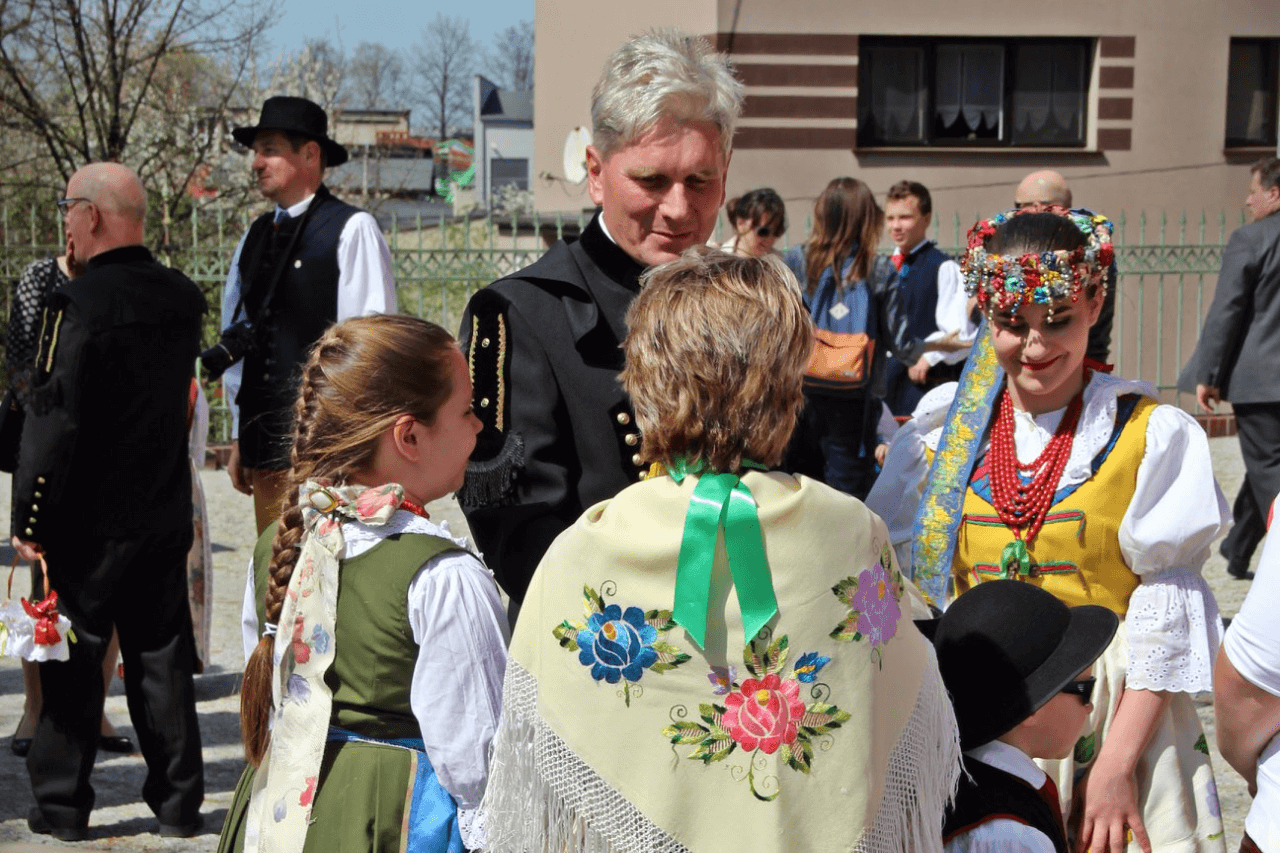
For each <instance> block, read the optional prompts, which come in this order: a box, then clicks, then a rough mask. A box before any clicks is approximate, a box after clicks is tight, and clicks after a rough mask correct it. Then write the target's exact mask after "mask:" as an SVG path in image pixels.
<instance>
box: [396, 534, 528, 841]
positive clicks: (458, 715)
mask: <svg viewBox="0 0 1280 853" xmlns="http://www.w3.org/2000/svg"><path fill="white" fill-rule="evenodd" d="M446 530H447V529H446ZM409 623H410V625H411V626H412V627H413V638H414V640H415V641H417V643H418V644H419V652H418V660H417V663H416V664H415V665H414V668H413V683H412V685H411V687H410V696H409V701H410V704H411V705H412V706H413V713H414V716H415V717H417V719H418V725H419V726H420V727H421V728H422V739H423V743H424V745H425V747H426V752H427V757H428V758H429V759H430V760H431V766H432V768H433V769H434V770H435V772H436V776H437V778H438V779H439V780H440V784H441V786H442V787H443V788H444V789H445V790H446V791H448V792H449V794H450V795H451V796H452V797H453V798H454V800H456V801H457V803H458V809H459V822H460V824H461V825H462V830H463V842H464V843H465V844H466V845H467V847H468V848H472V849H474V848H477V847H480V846H483V842H484V839H483V829H482V825H481V826H476V825H475V821H476V819H477V814H476V812H475V810H476V809H477V808H478V807H479V805H480V799H481V797H483V796H484V789H485V785H486V784H487V782H488V778H489V747H490V744H491V743H492V742H493V736H494V733H495V732H496V731H497V729H498V717H499V714H500V712H501V710H502V676H503V673H504V672H505V671H506V666H507V642H508V639H509V638H508V630H507V616H506V612H505V610H504V609H503V607H502V600H501V599H500V598H499V596H498V586H497V584H496V583H495V582H494V580H493V576H492V575H491V574H490V573H489V571H488V570H487V569H486V568H485V567H484V565H483V564H482V563H481V562H480V561H479V560H478V559H476V557H474V556H473V555H471V554H470V553H464V552H458V551H450V552H446V553H444V554H441V555H440V556H438V557H435V558H434V559H432V560H430V561H428V562H427V563H426V565H424V566H423V567H422V569H421V570H420V571H419V572H418V574H417V575H416V576H415V577H414V579H413V581H412V582H411V583H410V584H409Z"/></svg>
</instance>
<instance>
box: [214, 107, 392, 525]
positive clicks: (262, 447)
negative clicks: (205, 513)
mask: <svg viewBox="0 0 1280 853" xmlns="http://www.w3.org/2000/svg"><path fill="white" fill-rule="evenodd" d="M232 136H234V137H235V139H236V141H237V142H239V143H241V144H242V145H246V146H248V147H250V148H251V149H252V150H253V174H254V178H255V179H256V180H257V183H258V189H259V190H260V191H261V192H262V194H263V195H264V196H266V197H267V198H268V199H270V200H271V201H273V202H275V209H274V210H273V211H271V212H270V213H265V214H263V215H262V216H260V217H258V218H257V219H256V220H254V222H253V224H252V225H250V226H249V230H248V231H247V232H246V233H245V235H244V236H243V237H242V238H241V239H240V243H239V245H237V246H236V251H235V254H234V255H233V256H232V259H231V270H230V272H229V273H228V274H227V285H226V288H225V290H224V291H223V298H222V328H223V337H222V340H221V341H220V342H219V344H218V346H216V347H214V348H212V349H210V350H209V351H207V352H206V353H205V354H204V356H202V360H203V361H204V363H205V367H206V371H207V372H208V373H209V374H210V375H212V374H216V373H218V372H219V370H225V371H226V372H225V373H224V374H223V377H224V378H223V387H224V389H225V391H226V393H227V400H228V403H229V404H231V406H232V429H233V433H232V435H233V441H232V445H231V461H230V464H229V466H228V468H229V471H230V474H231V482H232V483H233V484H234V485H235V487H236V488H237V489H238V490H240V491H241V492H244V493H245V494H251V495H253V503H254V511H255V515H256V517H257V525H258V532H259V533H261V532H262V531H263V530H265V529H266V528H267V526H268V525H270V524H271V522H272V521H274V520H275V519H276V518H278V517H279V514H280V501H281V499H282V497H283V492H284V488H285V481H286V474H287V473H288V469H289V444H290V440H289V437H290V433H291V426H292V414H293V402H294V397H295V396H296V394H297V389H298V378H299V375H300V370H301V366H302V363H303V362H304V361H305V359H306V355H307V350H308V349H309V348H310V347H311V345H312V344H313V343H315V341H316V340H317V339H319V337H320V334H321V333H322V332H323V331H324V330H325V328H326V327H328V326H329V325H330V324H331V323H335V322H338V321H340V320H344V319H346V318H347V317H353V316H361V315H363V314H371V313H394V312H395V310H396V294H395V280H394V278H393V277H392V273H391V252H390V250H388V248H387V243H386V240H384V239H383V237H382V232H381V231H380V230H379V229H378V224H377V222H376V221H375V220H374V218H373V217H372V216H370V215H369V214H368V213H366V212H364V211H362V210H360V209H359V208H356V207H353V206H351V205H349V204H346V203H345V202H342V201H339V200H338V199H336V198H334V196H333V195H332V194H331V193H330V192H329V190H328V188H327V187H325V185H324V184H323V182H322V179H323V176H324V170H325V169H326V168H329V167H332V166H340V165H341V164H343V163H345V162H346V161H347V149H345V148H343V147H342V146H341V145H339V144H338V143H337V142H334V141H333V140H332V139H330V138H329V118H328V116H327V115H326V114H325V111H324V110H323V109H321V108H320V107H319V106H318V105H316V104H314V103H312V102H311V101H308V100H307V99H306V98H293V97H286V96H277V97H273V98H268V99H267V100H266V102H265V103H263V105H262V113H261V116H260V117H259V119H258V123H257V124H255V125H253V126H251V127H237V128H236V129H235V130H234V131H232Z"/></svg>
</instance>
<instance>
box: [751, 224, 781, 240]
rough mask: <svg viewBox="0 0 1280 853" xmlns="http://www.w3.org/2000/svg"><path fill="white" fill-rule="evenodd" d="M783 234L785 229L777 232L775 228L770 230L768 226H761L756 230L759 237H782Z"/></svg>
mask: <svg viewBox="0 0 1280 853" xmlns="http://www.w3.org/2000/svg"><path fill="white" fill-rule="evenodd" d="M782 233H783V229H781V228H779V229H776V230H775V229H773V228H770V227H769V226H768V225H761V226H760V227H759V228H757V229H756V236H757V237H781V236H782Z"/></svg>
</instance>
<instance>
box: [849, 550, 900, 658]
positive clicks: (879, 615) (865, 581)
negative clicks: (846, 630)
mask: <svg viewBox="0 0 1280 853" xmlns="http://www.w3.org/2000/svg"><path fill="white" fill-rule="evenodd" d="M899 595H901V593H900V592H899V591H898V587H897V585H896V584H895V583H894V582H893V579H892V578H890V577H889V573H888V572H887V571H885V568H884V566H882V565H879V564H878V563H877V564H876V565H873V566H872V567H871V568H869V569H867V570H865V571H864V572H863V573H862V574H860V575H858V591H857V592H855V593H854V594H853V607H854V609H855V610H857V611H858V614H859V615H858V633H860V634H862V636H864V637H866V638H867V642H869V643H871V645H872V646H873V647H874V646H882V645H884V644H885V643H887V642H889V641H890V640H892V639H893V636H894V634H896V633H898V619H899V618H900V617H901V615H902V611H901V610H900V609H899V608H898V596H899Z"/></svg>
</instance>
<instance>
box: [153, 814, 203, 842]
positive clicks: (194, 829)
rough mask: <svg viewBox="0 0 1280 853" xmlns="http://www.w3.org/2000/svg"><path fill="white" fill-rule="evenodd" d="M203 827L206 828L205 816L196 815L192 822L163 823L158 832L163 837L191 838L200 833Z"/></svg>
mask: <svg viewBox="0 0 1280 853" xmlns="http://www.w3.org/2000/svg"><path fill="white" fill-rule="evenodd" d="M202 829H204V818H203V817H201V816H200V815H196V819H195V820H193V821H191V822H190V823H162V824H160V829H159V831H158V832H157V833H156V834H157V835H159V836H160V837H161V838H191V837H192V836H195V835H199V834H200V830H202Z"/></svg>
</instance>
